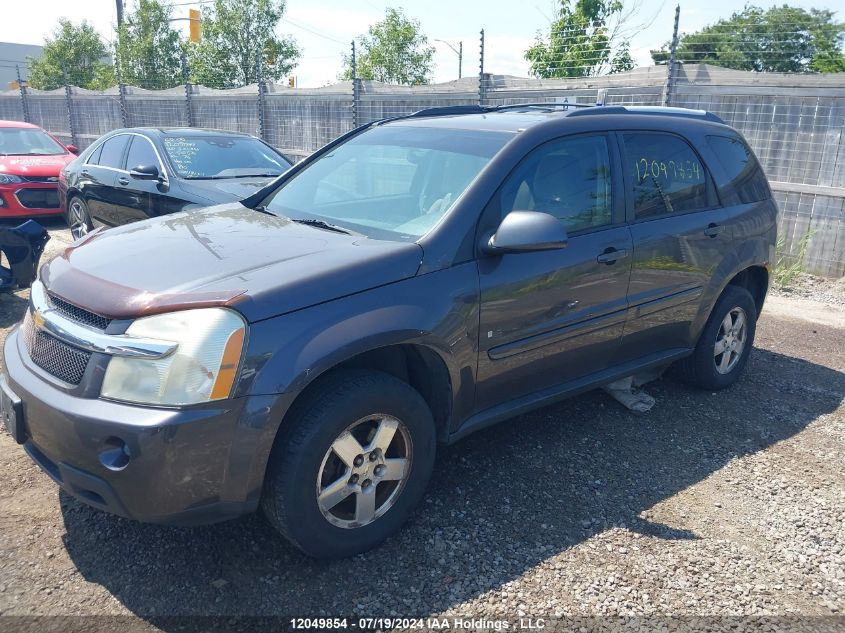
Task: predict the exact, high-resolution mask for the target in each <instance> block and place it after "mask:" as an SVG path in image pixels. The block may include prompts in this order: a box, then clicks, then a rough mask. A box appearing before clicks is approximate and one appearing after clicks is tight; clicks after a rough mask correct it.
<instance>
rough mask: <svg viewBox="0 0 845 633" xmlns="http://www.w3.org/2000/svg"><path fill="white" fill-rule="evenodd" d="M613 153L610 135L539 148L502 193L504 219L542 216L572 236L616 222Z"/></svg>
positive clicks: (510, 178) (563, 141)
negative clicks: (553, 219)
mask: <svg viewBox="0 0 845 633" xmlns="http://www.w3.org/2000/svg"><path fill="white" fill-rule="evenodd" d="M610 190H611V178H610V151H609V148H608V143H607V138H606V137H605V136H574V137H570V138H564V139H560V140H557V141H552V142H550V143H546V144H545V145H543V146H542V147H539V148H537V149H535V150H534V151H533V152H532V153H531V154H529V155H528V157H527V158H526V159H525V160H524V161H523V162H522V163H521V164H520V165H519V167H517V168H516V171H514V172H513V173H512V174H511V175H510V176H508V179H507V180H506V181H505V184H504V185H503V186H502V190H501V194H500V196H501V207H502V217H504V216H505V215H507V214H508V213H510V212H511V211H542V212H543V213H548V214H549V215H553V216H554V217H556V218H558V219H559V220H560V221H561V222H562V223H563V225H564V227H565V228H566V230H567V231H568V232H575V231H581V230H584V229H590V228H594V227H598V226H604V225H606V224H610V223H611V200H610Z"/></svg>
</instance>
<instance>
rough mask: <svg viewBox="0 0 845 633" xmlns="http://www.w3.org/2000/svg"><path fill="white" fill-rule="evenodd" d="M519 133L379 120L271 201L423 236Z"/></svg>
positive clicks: (380, 235)
mask: <svg viewBox="0 0 845 633" xmlns="http://www.w3.org/2000/svg"><path fill="white" fill-rule="evenodd" d="M512 137H513V134H512V133H509V132H494V131H482V130H459V129H446V128H427V127H417V126H413V125H411V126H403V125H396V124H394V125H387V126H379V127H375V128H371V129H369V130H367V131H365V132H363V133H362V134H359V135H358V136H356V137H353V138H352V139H350V140H349V141H347V142H346V143H343V144H342V145H339V146H337V147H335V148H334V149H332V150H331V151H330V152H328V153H327V154H325V155H323V156H321V157H320V158H318V159H317V160H316V161H315V162H314V163H312V164H310V165H308V166H307V167H306V168H305V169H303V170H302V171H301V172H300V173H298V174H296V175H295V176H293V177H292V178H291V179H290V180H289V181H288V182H286V183H285V184H284V185H283V186H282V187H281V188H280V189H278V190H277V191H276V192H275V193H274V194H273V195H272V197H271V198H269V199H268V200H265V201H264V208H265V209H266V210H267V211H269V212H271V213H275V214H277V215H285V216H288V217H290V218H293V219H295V220H306V221H307V220H312V221H313V220H318V221H322V222H325V223H328V224H333V225H336V226H339V227H341V228H345V229H348V230H351V231H355V232H358V233H362V234H364V235H367V236H368V237H374V238H377V239H394V240H402V241H415V240H417V239H419V238H420V237H422V236H423V235H425V234H426V233H428V232H429V231H430V230H431V228H432V227H434V225H435V224H436V223H437V222H438V221H439V220H440V218H442V217H443V216H444V215H445V214H446V213H447V212H448V211H449V209H451V208H452V206H453V205H454V204H455V202H456V201H457V199H458V198H459V197H460V195H461V194H462V193H463V192H464V190H465V189H466V188H467V187H469V185H470V183H472V181H473V180H475V178H476V176H478V174H479V173H480V172H481V170H482V169H484V167H485V165H487V163H488V162H490V159H491V158H492V157H493V156H494V155H495V154H496V153H497V152H498V151H499V150H501V149H502V147H503V146H504V145H505V143H507V142H508V141H509V140H510V139H511V138H512Z"/></svg>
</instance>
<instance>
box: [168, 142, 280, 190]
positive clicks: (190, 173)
mask: <svg viewBox="0 0 845 633" xmlns="http://www.w3.org/2000/svg"><path fill="white" fill-rule="evenodd" d="M163 143H164V149H165V151H166V152H167V155H168V157H169V158H170V162H171V163H173V167H174V168H175V169H176V173H178V174H179V175H180V176H182V177H183V178H187V179H189V180H217V179H223V178H249V177H258V176H278V175H279V174H282V173H284V172H285V171H287V169H288V167H290V163H289V162H288V161H287V160H285V159H284V158H283V157H282V156H281V155H280V154H278V153H277V152H276V151H275V150H273V149H272V148H271V147H269V146H267V145H265V144H264V143H262V142H261V141H259V140H258V139H255V138H252V137H249V136H227V135H220V136H208V135H203V136H190V135H185V136H175V135H173V136H171V135H167V136H165V137H164V140H163Z"/></svg>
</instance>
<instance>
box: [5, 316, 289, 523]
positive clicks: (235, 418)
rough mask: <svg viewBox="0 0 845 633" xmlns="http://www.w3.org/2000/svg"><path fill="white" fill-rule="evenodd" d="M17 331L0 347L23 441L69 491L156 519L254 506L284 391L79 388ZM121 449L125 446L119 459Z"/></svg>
mask: <svg viewBox="0 0 845 633" xmlns="http://www.w3.org/2000/svg"><path fill="white" fill-rule="evenodd" d="M20 339H21V336H20V335H19V330H17V329H16V330H15V331H13V332H12V333H11V334H10V335H9V336H8V337H7V339H6V342H5V346H4V350H3V352H4V359H5V366H6V371H7V372H8V386H9V389H10V390H11V391H12V392H13V393H14V395H16V396H17V397H18V398H20V400H21V401H22V403H23V419H24V421H23V429H22V431H21V432H20V433H19V435H20V437H19V441H21V442H22V443H23V447H24V449H25V450H26V452H27V453H28V454H29V455H30V457H31V458H32V459H33V460H34V461H35V462H36V464H38V465H39V466H40V467H41V468H42V469H43V470H44V471H45V472H46V473H47V474H48V475H49V476H50V477H51V478H52V479H53V480H55V481H56V483H58V484H59V485H60V486H61V487H62V488H63V489H64V490H66V491H67V492H68V493H70V494H71V495H73V496H74V497H76V498H78V499H79V500H81V501H83V502H84V503H87V504H89V505H92V506H94V507H96V508H99V509H102V510H106V511H108V512H112V513H114V514H118V515H120V516H124V517H128V518H131V519H136V520H139V521H144V522H150V523H171V524H199V523H212V522H216V521H221V520H226V519H229V518H232V517H235V516H238V515H240V514H244V513H248V512H252V511H253V510H255V509H256V508H257V506H258V500H259V498H260V494H261V483H262V480H263V474H264V469H265V466H266V462H267V458H268V456H269V451H270V448H271V446H272V441H273V437H274V435H275V428H271V427H272V424H268V422H269V421H270V412H271V411H275V406H274V404H275V403H277V401H278V398H275V397H272V396H249V397H242V398H233V399H229V400H223V401H218V402H213V403H208V404H207V405H202V406H194V407H188V408H183V409H165V408H155V407H142V406H135V405H129V404H122V403H117V402H110V401H106V400H101V399H97V398H90V397H79V396H78V395H74V394H71V393H69V392H68V390H66V389H63V388H62V387H61V386H60V385H58V384H53V382H51V381H50V380H49V379H47V378H46V377H45V375H44V372H43V371H41V370H40V369H39V368H37V367H35V366H34V365H32V363H31V361H30V360H29V358H28V356H27V353H26V350H25V347H24V345H23V344H22V342H21V340H20ZM123 447H125V448H123ZM115 450H118V451H123V452H124V453H125V455H121V456H120V459H114V455H115ZM110 451H111V452H110Z"/></svg>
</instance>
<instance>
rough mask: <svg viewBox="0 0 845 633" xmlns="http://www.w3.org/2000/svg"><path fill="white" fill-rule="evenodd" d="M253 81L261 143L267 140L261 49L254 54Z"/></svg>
mask: <svg viewBox="0 0 845 633" xmlns="http://www.w3.org/2000/svg"><path fill="white" fill-rule="evenodd" d="M255 81H256V83H257V84H258V136H259V138H261V140H262V141H266V140H267V130H266V122H265V120H264V105H265V104H264V99H265V95H264V93H265V90H266V86H265V85H264V80H263V79H262V78H261V49H258V50H257V51H256V52H255Z"/></svg>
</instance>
